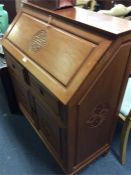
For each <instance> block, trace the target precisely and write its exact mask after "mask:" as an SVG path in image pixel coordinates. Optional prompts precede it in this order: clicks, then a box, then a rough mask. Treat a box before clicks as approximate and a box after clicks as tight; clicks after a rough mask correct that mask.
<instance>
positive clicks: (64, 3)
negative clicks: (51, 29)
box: [28, 0, 76, 10]
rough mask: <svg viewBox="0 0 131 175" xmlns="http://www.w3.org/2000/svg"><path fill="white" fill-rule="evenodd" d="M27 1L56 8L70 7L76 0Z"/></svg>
mask: <svg viewBox="0 0 131 175" xmlns="http://www.w3.org/2000/svg"><path fill="white" fill-rule="evenodd" d="M28 1H29V2H31V3H33V4H35V5H38V6H40V7H44V8H48V9H52V10H57V9H61V8H65V7H72V6H74V5H75V3H76V0H53V1H50V0H39V1H38V0H28Z"/></svg>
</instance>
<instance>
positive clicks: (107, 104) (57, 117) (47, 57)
mask: <svg viewBox="0 0 131 175" xmlns="http://www.w3.org/2000/svg"><path fill="white" fill-rule="evenodd" d="M130 38H131V25H130V22H129V21H126V20H123V19H119V18H115V17H111V16H105V15H102V14H97V13H95V12H91V11H87V10H84V9H79V8H66V9H63V10H58V11H55V12H53V11H49V10H47V9H42V8H40V7H38V6H37V7H36V6H35V5H33V4H31V3H27V2H25V3H24V8H23V10H22V11H21V12H20V14H19V15H18V16H17V18H16V19H15V22H14V23H13V24H12V27H11V28H10V31H8V33H7V34H6V36H5V38H4V41H3V46H4V49H5V53H6V57H7V64H8V69H9V73H10V75H11V79H12V82H13V86H14V90H15V95H16V98H17V102H18V105H19V107H20V109H21V111H22V112H23V114H24V115H25V117H26V118H27V119H28V120H29V122H30V124H31V125H32V126H33V128H34V129H35V131H36V132H37V134H38V135H39V136H40V138H41V139H42V141H43V142H44V144H45V145H46V147H47V148H48V149H49V151H50V153H51V154H52V155H53V156H54V158H55V159H56V161H57V162H58V163H59V165H60V166H61V168H62V169H63V170H64V172H65V173H68V174H75V173H76V172H78V171H79V170H80V169H82V168H83V167H84V166H85V165H87V164H89V163H90V162H91V161H93V160H94V159H96V158H97V157H98V156H100V155H102V154H104V153H105V152H107V151H108V150H109V148H110V145H111V141H112V137H113V133H114V129H115V125H116V122H117V117H116V116H117V115H116V114H117V112H118V110H119V107H120V103H121V99H122V96H123V93H124V89H125V85H126V82H127V78H128V76H127V75H128V73H129V66H130V64H131V58H130V48H131V41H130Z"/></svg>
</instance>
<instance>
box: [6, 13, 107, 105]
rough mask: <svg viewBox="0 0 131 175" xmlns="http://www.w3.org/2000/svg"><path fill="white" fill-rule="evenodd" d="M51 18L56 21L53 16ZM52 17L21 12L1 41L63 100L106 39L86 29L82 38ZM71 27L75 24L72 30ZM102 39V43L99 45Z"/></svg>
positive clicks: (92, 63)
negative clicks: (93, 34) (57, 24)
mask: <svg viewBox="0 0 131 175" xmlns="http://www.w3.org/2000/svg"><path fill="white" fill-rule="evenodd" d="M50 18H51V19H50ZM55 20H56V21H57V19H56V17H55ZM52 21H53V15H52V17H50V16H49V19H48V22H46V21H45V20H43V19H40V18H39V19H38V18H37V17H35V16H32V15H30V14H28V13H24V12H21V14H20V16H19V17H17V19H16V21H15V22H14V25H13V27H12V29H11V30H9V32H8V33H7V35H6V37H5V40H4V43H3V45H4V47H5V49H6V50H7V51H8V52H9V53H10V54H11V55H12V56H13V57H14V58H15V59H16V60H17V61H18V62H19V63H20V64H22V65H23V66H24V67H25V68H27V70H29V71H30V72H31V73H32V74H33V75H34V76H35V77H36V78H37V79H38V80H39V81H40V82H41V83H42V84H44V85H45V86H46V87H47V88H48V89H49V90H50V91H51V92H52V93H53V94H54V95H55V96H56V97H57V98H58V99H59V100H60V101H62V102H63V103H64V104H66V103H67V102H68V101H69V100H70V99H71V97H72V96H73V95H74V94H75V92H76V91H77V89H78V88H79V87H80V85H81V83H82V82H83V81H84V79H85V78H86V77H87V74H89V72H90V71H91V69H92V68H93V66H95V64H96V63H97V62H98V61H99V59H100V58H101V56H102V55H103V53H104V52H105V50H106V49H107V48H108V47H109V45H110V44H109V43H110V42H109V41H108V40H106V39H101V38H100V39H98V40H99V41H94V39H91V38H92V35H90V34H89V36H88V33H87V36H86V38H84V37H81V36H80V33H78V35H76V34H73V32H69V31H67V30H64V27H63V29H61V28H60V27H59V26H57V27H56V26H55V25H53V22H52ZM58 21H59V20H58ZM63 24H64V21H63ZM63 26H64V25H63ZM72 28H73V27H72ZM75 28H77V26H76V27H74V30H75ZM88 38H89V39H88ZM96 38H97V36H96ZM98 38H99V37H98ZM104 41H105V43H106V44H104V46H103V47H101V45H103V43H104Z"/></svg>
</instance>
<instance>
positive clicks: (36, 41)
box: [29, 29, 47, 52]
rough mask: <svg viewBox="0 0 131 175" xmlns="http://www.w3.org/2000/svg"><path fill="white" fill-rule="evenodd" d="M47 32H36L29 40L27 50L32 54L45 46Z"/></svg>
mask: <svg viewBox="0 0 131 175" xmlns="http://www.w3.org/2000/svg"><path fill="white" fill-rule="evenodd" d="M46 42H47V30H46V29H45V30H44V29H43V30H40V31H38V32H37V33H36V34H35V35H34V36H33V37H32V39H31V42H30V46H29V49H30V51H33V52H38V51H39V50H40V49H41V48H43V47H45V46H46Z"/></svg>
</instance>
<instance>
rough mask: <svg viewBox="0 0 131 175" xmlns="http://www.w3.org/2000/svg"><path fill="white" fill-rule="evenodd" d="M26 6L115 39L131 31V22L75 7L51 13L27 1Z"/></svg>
mask: <svg viewBox="0 0 131 175" xmlns="http://www.w3.org/2000/svg"><path fill="white" fill-rule="evenodd" d="M24 4H26V5H29V6H31V8H33V7H34V8H38V9H41V10H42V11H43V12H44V11H46V12H49V13H52V14H55V15H58V16H59V17H63V18H65V19H66V20H69V21H72V22H74V23H77V24H79V25H84V27H91V28H92V30H93V29H94V30H95V29H97V30H99V32H105V34H106V35H108V34H109V35H110V36H114V37H115V36H118V35H121V34H124V33H127V32H130V31H131V22H130V21H129V20H125V19H122V18H118V17H113V16H109V15H105V14H100V13H98V12H93V11H91V10H86V9H82V8H79V7H74V8H64V9H61V10H56V11H51V10H49V9H44V8H42V7H40V6H37V5H34V4H32V3H29V2H27V1H26V0H24Z"/></svg>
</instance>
